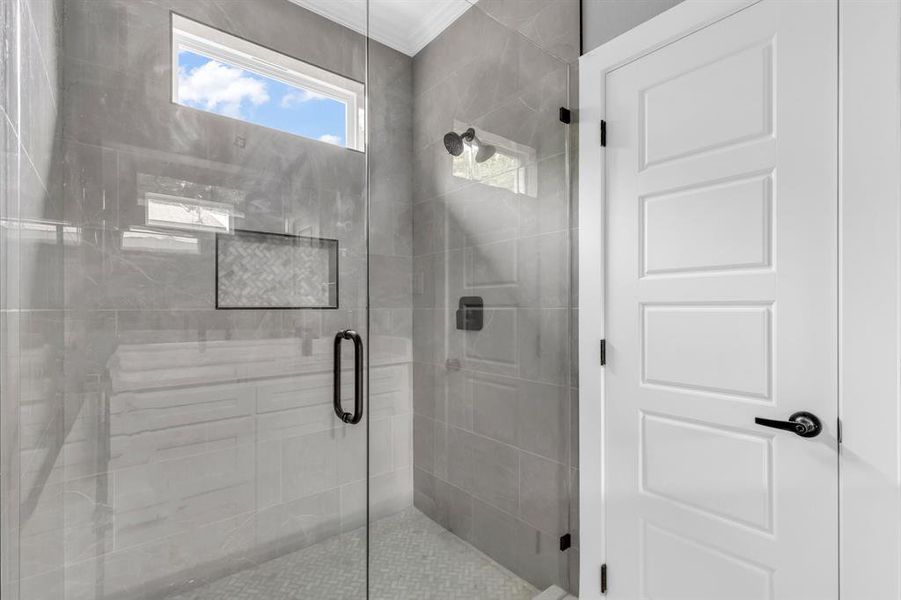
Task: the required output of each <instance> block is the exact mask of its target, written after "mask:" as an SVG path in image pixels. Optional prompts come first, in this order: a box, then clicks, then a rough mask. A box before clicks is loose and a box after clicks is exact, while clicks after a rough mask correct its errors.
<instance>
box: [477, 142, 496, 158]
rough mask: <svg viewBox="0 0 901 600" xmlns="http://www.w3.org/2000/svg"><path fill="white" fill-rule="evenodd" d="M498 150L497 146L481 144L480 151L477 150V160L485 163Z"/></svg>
mask: <svg viewBox="0 0 901 600" xmlns="http://www.w3.org/2000/svg"><path fill="white" fill-rule="evenodd" d="M495 152H497V148H495V147H494V146H492V145H491V144H479V151H478V152H476V162H477V163H483V162H485V161H486V160H488V159H489V158H491V157H492V156H494V153H495Z"/></svg>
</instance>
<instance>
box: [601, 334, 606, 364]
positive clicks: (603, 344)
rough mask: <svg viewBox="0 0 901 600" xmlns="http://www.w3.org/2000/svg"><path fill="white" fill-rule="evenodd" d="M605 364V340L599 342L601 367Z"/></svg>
mask: <svg viewBox="0 0 901 600" xmlns="http://www.w3.org/2000/svg"><path fill="white" fill-rule="evenodd" d="M606 364H607V340H601V366H604V365H606Z"/></svg>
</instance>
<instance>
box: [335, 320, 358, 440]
mask: <svg viewBox="0 0 901 600" xmlns="http://www.w3.org/2000/svg"><path fill="white" fill-rule="evenodd" d="M344 340H352V341H353V343H354V411H353V413H349V412H344V407H343V406H341V342H342V341H344ZM334 369H335V372H334V377H335V381H334V396H333V399H332V403H333V404H334V407H335V414H336V415H338V418H339V419H341V421H342V422H344V423H350V424H351V425H356V424H357V423H359V422H360V420H361V419H362V418H363V338H361V337H360V334H359V333H357V332H356V331H354V330H353V329H345V330H343V331H339V332H338V333H337V334H336V335H335V364H334Z"/></svg>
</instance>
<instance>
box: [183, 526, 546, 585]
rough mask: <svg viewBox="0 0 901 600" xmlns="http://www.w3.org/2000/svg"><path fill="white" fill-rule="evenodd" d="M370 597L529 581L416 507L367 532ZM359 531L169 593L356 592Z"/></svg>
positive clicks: (360, 549)
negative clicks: (505, 567) (508, 569)
mask: <svg viewBox="0 0 901 600" xmlns="http://www.w3.org/2000/svg"><path fill="white" fill-rule="evenodd" d="M371 544H372V548H371V551H372V570H371V573H370V577H371V580H370V584H371V586H372V593H371V595H370V598H371V599H373V600H531V599H532V598H533V597H534V596H535V595H536V594H537V593H538V590H536V589H535V588H534V587H532V586H531V585H529V584H528V583H526V582H525V581H523V580H522V579H520V578H519V577H517V576H515V575H513V574H512V573H510V572H509V571H507V570H506V569H504V568H503V567H501V566H499V565H498V564H497V563H495V562H494V561H493V560H491V559H490V558H488V557H487V556H486V555H484V554H482V553H481V552H479V551H478V550H476V549H475V548H473V547H472V546H470V545H469V544H466V543H465V542H463V541H462V540H460V539H459V538H458V537H457V536H455V535H454V534H452V533H451V532H449V531H447V530H446V529H444V528H443V527H441V526H440V525H438V524H437V523H435V522H434V521H432V520H431V519H429V518H428V517H426V516H425V515H424V514H422V513H421V512H419V511H418V510H416V509H408V510H406V511H404V512H401V513H399V514H397V515H394V516H391V517H387V518H384V519H381V520H379V521H377V522H376V523H374V524H373V527H372V534H371ZM363 548H364V538H363V531H362V530H357V531H352V532H349V533H345V534H342V535H340V536H337V537H334V538H331V539H329V540H326V541H324V542H321V543H319V544H315V545H313V546H310V547H308V548H304V549H302V550H299V551H297V552H292V553H291V554H286V555H285V556H281V557H279V558H276V559H274V560H271V561H268V562H266V563H263V564H261V565H259V566H256V567H254V568H251V569H246V570H244V571H240V572H238V573H235V574H233V575H229V576H227V577H223V578H221V579H218V580H216V581H213V582H211V583H209V584H206V585H204V586H202V587H198V588H195V589H193V590H191V591H189V592H185V593H181V594H178V595H176V596H169V599H170V600H359V599H360V598H364V597H365V595H364V594H363V589H364V579H365V573H364V569H363V568H362V560H363V556H364V555H363Z"/></svg>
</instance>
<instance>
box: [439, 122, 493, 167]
mask: <svg viewBox="0 0 901 600" xmlns="http://www.w3.org/2000/svg"><path fill="white" fill-rule="evenodd" d="M465 144H471V145H473V146H475V147H476V149H477V150H476V162H478V163H481V162H485V161H486V160H488V159H489V158H491V157H492V156H494V153H495V152H496V151H497V148H495V147H494V146H492V145H491V144H483V143H482V142H481V141H479V138H477V137H476V130H475V129H473V128H472V127H470V128H469V129H467V130H466V131H464V132H463V133H457V132H455V131H450V132H448V133H445V134H444V147H445V148H447V151H448V152H449V153H450V154H451V156H460V155H461V154H463V148H464V145H465Z"/></svg>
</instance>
